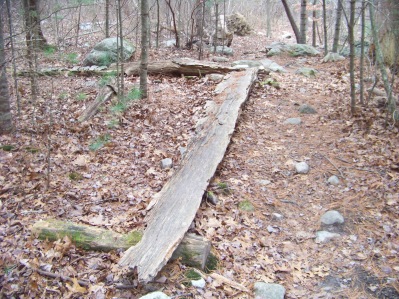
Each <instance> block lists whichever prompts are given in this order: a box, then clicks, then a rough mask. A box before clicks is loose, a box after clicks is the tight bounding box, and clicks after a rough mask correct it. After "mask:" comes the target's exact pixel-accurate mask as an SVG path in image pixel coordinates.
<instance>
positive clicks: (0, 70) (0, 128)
mask: <svg viewBox="0 0 399 299" xmlns="http://www.w3.org/2000/svg"><path fill="white" fill-rule="evenodd" d="M5 7H6V5H5V1H4V0H0V135H3V134H7V133H10V132H11V130H12V116H11V107H10V94H9V91H8V82H7V76H6V60H5V53H4V36H3V16H4V15H6V14H5V13H4V11H3V10H4V8H5Z"/></svg>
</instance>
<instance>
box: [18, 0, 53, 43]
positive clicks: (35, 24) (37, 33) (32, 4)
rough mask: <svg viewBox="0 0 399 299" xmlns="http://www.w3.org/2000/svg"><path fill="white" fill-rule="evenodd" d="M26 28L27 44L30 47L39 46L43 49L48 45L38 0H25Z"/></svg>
mask: <svg viewBox="0 0 399 299" xmlns="http://www.w3.org/2000/svg"><path fill="white" fill-rule="evenodd" d="M22 3H23V6H24V17H25V30H26V45H27V47H28V49H31V48H32V47H33V48H38V49H43V48H45V47H46V46H47V40H46V39H45V37H44V35H43V31H42V27H41V26H40V14H39V7H38V2H37V0H23V1H22Z"/></svg>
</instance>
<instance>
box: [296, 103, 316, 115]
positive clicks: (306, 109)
mask: <svg viewBox="0 0 399 299" xmlns="http://www.w3.org/2000/svg"><path fill="white" fill-rule="evenodd" d="M298 111H299V112H300V113H303V114H316V113H317V111H316V109H314V108H313V107H312V106H310V105H307V104H303V105H302V106H300V107H299V108H298Z"/></svg>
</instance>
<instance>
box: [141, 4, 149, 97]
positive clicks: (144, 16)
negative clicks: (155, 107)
mask: <svg viewBox="0 0 399 299" xmlns="http://www.w3.org/2000/svg"><path fill="white" fill-rule="evenodd" d="M148 34H149V9H148V0H141V62H140V92H141V98H142V99H145V98H147V96H148V94H147V66H148Z"/></svg>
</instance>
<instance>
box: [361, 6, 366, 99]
mask: <svg viewBox="0 0 399 299" xmlns="http://www.w3.org/2000/svg"><path fill="white" fill-rule="evenodd" d="M361 14H362V15H361V19H362V27H361V30H362V32H361V47H360V74H359V82H360V104H361V105H364V94H363V92H364V82H363V77H364V75H363V74H364V42H365V28H366V20H365V19H366V18H365V15H366V0H362V12H361Z"/></svg>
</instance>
